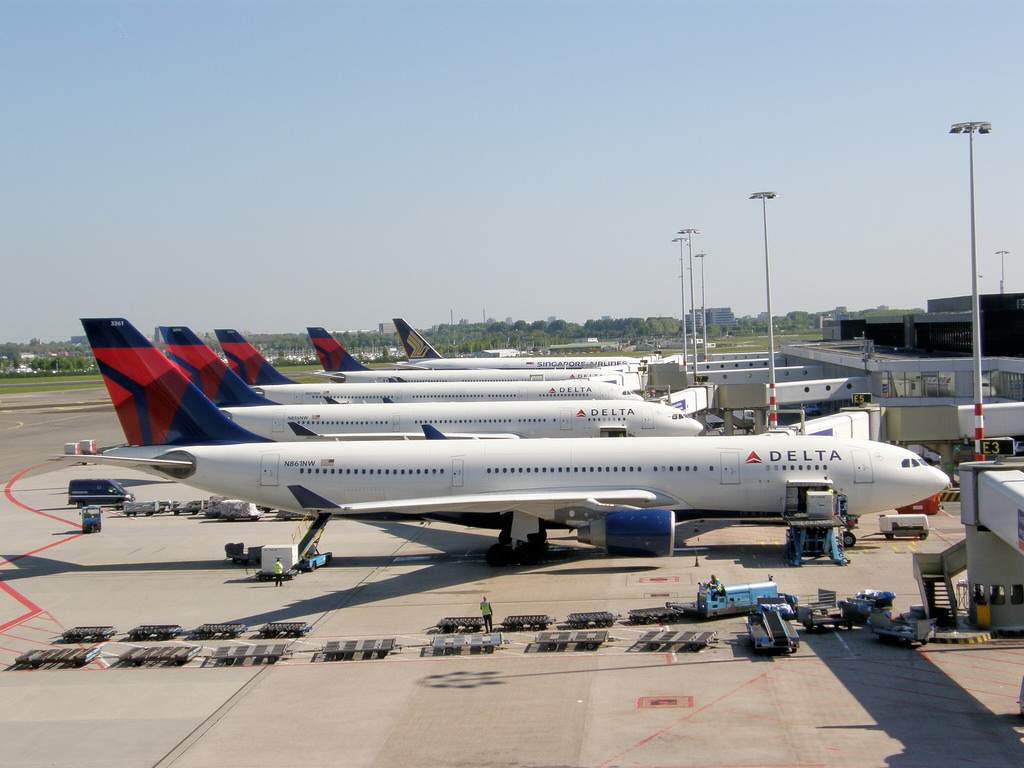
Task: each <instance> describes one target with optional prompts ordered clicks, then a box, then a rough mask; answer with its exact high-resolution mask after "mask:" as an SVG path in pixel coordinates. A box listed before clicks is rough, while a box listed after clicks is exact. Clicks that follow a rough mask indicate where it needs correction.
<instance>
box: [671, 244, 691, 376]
mask: <svg viewBox="0 0 1024 768" xmlns="http://www.w3.org/2000/svg"><path fill="white" fill-rule="evenodd" d="M672 242H673V243H679V296H680V298H681V300H682V305H683V307H682V309H683V313H682V314H681V315H680V316H679V319H680V320H681V321H682V323H683V373H686V352H687V348H688V342H687V340H686V268H685V267H684V266H683V243H685V242H686V238H685V237H677V238H675V239H674V240H673V241H672Z"/></svg>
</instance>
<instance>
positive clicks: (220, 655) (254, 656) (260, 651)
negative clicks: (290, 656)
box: [210, 643, 289, 667]
mask: <svg viewBox="0 0 1024 768" xmlns="http://www.w3.org/2000/svg"><path fill="white" fill-rule="evenodd" d="M287 653H289V651H288V644H287V643H265V644H263V643H261V644H259V645H222V646H220V647H219V648H215V649H214V651H213V653H212V654H211V655H210V658H211V659H212V660H214V661H219V662H221V663H222V664H224V666H226V667H230V666H232V665H233V664H235V663H237V664H239V665H242V664H244V663H245V662H246V660H251V661H252V663H253V664H261V663H263V662H266V663H267V664H276V663H277V660H278V659H280V658H281V657H282V656H284V655H285V654H287Z"/></svg>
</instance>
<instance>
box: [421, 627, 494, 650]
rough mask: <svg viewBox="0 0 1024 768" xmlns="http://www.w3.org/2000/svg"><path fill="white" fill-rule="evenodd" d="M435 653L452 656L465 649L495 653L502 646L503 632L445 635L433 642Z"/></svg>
mask: <svg viewBox="0 0 1024 768" xmlns="http://www.w3.org/2000/svg"><path fill="white" fill-rule="evenodd" d="M432 644H433V646H434V653H435V654H438V653H443V654H445V655H446V656H451V655H452V654H453V653H455V652H456V651H458V652H459V653H462V649H463V648H468V649H469V652H470V653H472V652H473V651H476V652H477V653H480V652H483V653H494V649H495V648H496V647H497V646H499V645H501V632H484V633H483V634H480V635H444V636H441V637H435V638H434V640H433V643H432Z"/></svg>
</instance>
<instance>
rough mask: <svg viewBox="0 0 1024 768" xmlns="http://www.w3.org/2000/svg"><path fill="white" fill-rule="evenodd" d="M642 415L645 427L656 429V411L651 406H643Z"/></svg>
mask: <svg viewBox="0 0 1024 768" xmlns="http://www.w3.org/2000/svg"><path fill="white" fill-rule="evenodd" d="M640 416H641V418H642V419H643V425H644V429H654V413H653V412H652V411H651V409H650V408H641V409H640Z"/></svg>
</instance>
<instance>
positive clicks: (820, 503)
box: [807, 491, 835, 520]
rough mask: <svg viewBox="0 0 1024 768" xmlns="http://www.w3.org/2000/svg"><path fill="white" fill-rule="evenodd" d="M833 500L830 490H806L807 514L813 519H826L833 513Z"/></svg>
mask: <svg viewBox="0 0 1024 768" xmlns="http://www.w3.org/2000/svg"><path fill="white" fill-rule="evenodd" d="M834 500H835V496H834V494H833V493H832V491H808V492H807V516H808V517H810V518H814V519H815V520H828V519H829V518H831V517H832V515H834V514H835V507H834V503H835V502H834Z"/></svg>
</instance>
